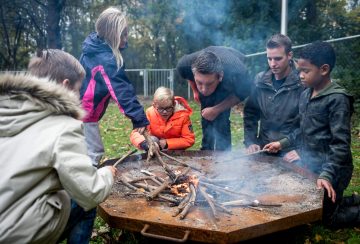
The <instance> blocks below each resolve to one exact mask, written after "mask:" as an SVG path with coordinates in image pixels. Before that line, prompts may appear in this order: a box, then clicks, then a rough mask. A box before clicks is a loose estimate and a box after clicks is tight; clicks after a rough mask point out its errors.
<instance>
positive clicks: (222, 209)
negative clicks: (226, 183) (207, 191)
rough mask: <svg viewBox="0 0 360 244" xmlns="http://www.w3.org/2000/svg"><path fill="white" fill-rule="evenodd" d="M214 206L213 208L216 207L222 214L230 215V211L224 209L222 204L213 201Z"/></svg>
mask: <svg viewBox="0 0 360 244" xmlns="http://www.w3.org/2000/svg"><path fill="white" fill-rule="evenodd" d="M214 204H215V206H216V207H217V208H219V209H220V210H221V211H223V212H225V213H227V214H232V211H231V210H230V209H227V208H225V207H224V206H223V205H222V204H220V203H217V202H215V201H214Z"/></svg>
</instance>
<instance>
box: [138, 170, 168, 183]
mask: <svg viewBox="0 0 360 244" xmlns="http://www.w3.org/2000/svg"><path fill="white" fill-rule="evenodd" d="M140 172H141V173H143V174H145V175H149V176H152V177H154V178H155V179H156V180H158V181H159V182H161V183H163V182H164V179H162V178H160V177H158V176H156V175H155V174H153V173H151V172H150V171H147V170H145V169H142V170H140ZM160 185H161V184H160Z"/></svg>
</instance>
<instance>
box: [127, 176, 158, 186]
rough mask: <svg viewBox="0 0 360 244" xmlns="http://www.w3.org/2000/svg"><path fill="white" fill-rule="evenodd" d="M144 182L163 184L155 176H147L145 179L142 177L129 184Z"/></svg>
mask: <svg viewBox="0 0 360 244" xmlns="http://www.w3.org/2000/svg"><path fill="white" fill-rule="evenodd" d="M143 180H151V181H153V182H154V183H156V184H157V185H161V184H162V183H161V182H160V181H158V180H157V179H156V178H155V177H154V176H145V177H140V178H137V179H133V180H131V181H129V183H134V182H138V181H143Z"/></svg>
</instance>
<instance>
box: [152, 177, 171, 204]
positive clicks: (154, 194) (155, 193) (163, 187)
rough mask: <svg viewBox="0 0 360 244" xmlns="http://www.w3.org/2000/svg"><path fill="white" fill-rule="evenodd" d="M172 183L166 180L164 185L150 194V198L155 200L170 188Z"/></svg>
mask: <svg viewBox="0 0 360 244" xmlns="http://www.w3.org/2000/svg"><path fill="white" fill-rule="evenodd" d="M170 183H171V182H170V179H169V178H166V179H165V181H164V183H162V184H161V185H160V186H159V187H158V188H156V189H155V190H153V191H152V192H150V193H149V198H150V199H154V198H155V197H156V196H157V195H158V194H159V193H160V192H161V191H162V190H164V189H165V188H166V187H168V186H169V185H170Z"/></svg>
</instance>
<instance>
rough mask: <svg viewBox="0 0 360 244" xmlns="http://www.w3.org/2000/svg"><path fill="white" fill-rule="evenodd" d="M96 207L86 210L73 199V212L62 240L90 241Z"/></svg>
mask: <svg viewBox="0 0 360 244" xmlns="http://www.w3.org/2000/svg"><path fill="white" fill-rule="evenodd" d="M95 218H96V208H93V209H91V210H89V211H85V210H84V209H83V208H82V207H80V206H79V205H78V204H77V203H76V202H75V201H74V200H71V212H70V217H69V220H68V222H67V224H66V227H65V230H64V233H63V234H62V235H61V237H60V241H62V240H65V239H67V243H68V244H85V243H86V244H87V243H89V242H90V238H91V234H92V229H93V225H94V221H95Z"/></svg>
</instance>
